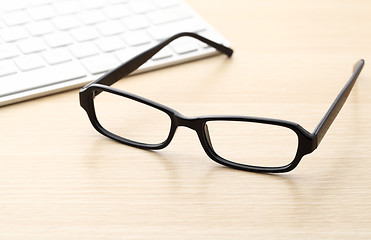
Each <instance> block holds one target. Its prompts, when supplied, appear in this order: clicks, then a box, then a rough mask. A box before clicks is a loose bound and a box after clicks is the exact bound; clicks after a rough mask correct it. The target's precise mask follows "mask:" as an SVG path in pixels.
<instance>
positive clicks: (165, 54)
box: [152, 46, 174, 60]
mask: <svg viewBox="0 0 371 240" xmlns="http://www.w3.org/2000/svg"><path fill="white" fill-rule="evenodd" d="M173 55H174V53H173V51H171V49H170V48H169V47H167V46H166V47H164V48H163V49H161V50H160V51H159V52H158V53H156V54H155V55H154V56H153V57H152V60H160V59H164V58H168V57H171V56H173Z"/></svg>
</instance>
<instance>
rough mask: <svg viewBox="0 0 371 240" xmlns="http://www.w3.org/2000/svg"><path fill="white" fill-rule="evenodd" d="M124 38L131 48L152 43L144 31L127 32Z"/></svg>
mask: <svg viewBox="0 0 371 240" xmlns="http://www.w3.org/2000/svg"><path fill="white" fill-rule="evenodd" d="M122 38H123V39H124V40H125V42H126V43H127V44H129V45H130V46H137V45H143V44H147V43H150V42H151V38H150V37H149V36H148V34H147V33H146V32H144V31H135V32H126V33H124V34H123V37H122Z"/></svg>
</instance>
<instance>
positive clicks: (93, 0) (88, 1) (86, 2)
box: [81, 0, 106, 9]
mask: <svg viewBox="0 0 371 240" xmlns="http://www.w3.org/2000/svg"><path fill="white" fill-rule="evenodd" d="M81 2H82V5H83V6H84V7H85V8H86V9H95V8H102V7H104V6H106V3H105V2H104V1H103V0H82V1H81Z"/></svg>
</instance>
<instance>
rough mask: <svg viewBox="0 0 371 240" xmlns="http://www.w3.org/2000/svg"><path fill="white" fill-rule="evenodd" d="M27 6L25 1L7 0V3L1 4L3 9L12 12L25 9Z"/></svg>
mask: <svg viewBox="0 0 371 240" xmlns="http://www.w3.org/2000/svg"><path fill="white" fill-rule="evenodd" d="M26 7H27V3H26V2H25V1H14V0H13V1H7V2H6V4H1V9H2V10H4V11H5V12H12V11H17V10H23V9H25V8H26Z"/></svg>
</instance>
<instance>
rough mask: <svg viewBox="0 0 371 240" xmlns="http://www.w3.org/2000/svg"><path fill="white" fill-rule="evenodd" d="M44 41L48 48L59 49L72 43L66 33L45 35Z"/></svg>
mask: <svg viewBox="0 0 371 240" xmlns="http://www.w3.org/2000/svg"><path fill="white" fill-rule="evenodd" d="M45 41H46V42H47V43H48V45H49V46H50V47H61V46H66V45H69V44H72V43H73V39H72V38H71V36H70V35H69V34H68V33H66V32H58V33H52V34H48V35H45Z"/></svg>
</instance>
